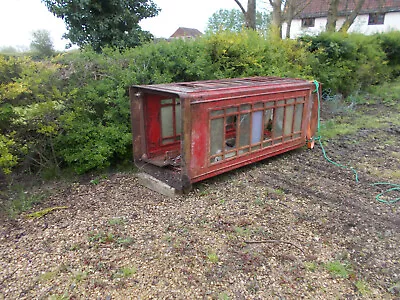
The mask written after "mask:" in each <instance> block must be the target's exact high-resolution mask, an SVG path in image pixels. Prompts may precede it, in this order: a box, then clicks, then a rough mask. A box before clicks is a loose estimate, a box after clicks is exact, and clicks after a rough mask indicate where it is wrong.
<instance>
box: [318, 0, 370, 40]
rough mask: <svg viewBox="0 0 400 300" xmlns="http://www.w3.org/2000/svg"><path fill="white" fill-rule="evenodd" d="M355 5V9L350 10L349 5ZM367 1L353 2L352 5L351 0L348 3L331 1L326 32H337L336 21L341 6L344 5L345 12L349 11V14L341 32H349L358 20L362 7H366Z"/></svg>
mask: <svg viewBox="0 0 400 300" xmlns="http://www.w3.org/2000/svg"><path fill="white" fill-rule="evenodd" d="M352 3H354V4H355V6H354V9H349V5H350V4H352ZM364 3H365V0H353V1H351V3H350V2H349V0H346V1H339V0H329V7H328V16H327V22H326V27H325V28H326V31H328V32H335V31H336V21H337V19H338V11H339V5H340V4H342V5H343V10H344V11H349V14H347V16H346V19H345V21H344V23H343V24H342V26H341V27H340V29H339V31H341V32H347V30H349V28H350V26H351V25H352V24H353V22H354V20H355V19H356V17H357V15H358V14H359V12H360V10H361V8H362V6H363V5H364Z"/></svg>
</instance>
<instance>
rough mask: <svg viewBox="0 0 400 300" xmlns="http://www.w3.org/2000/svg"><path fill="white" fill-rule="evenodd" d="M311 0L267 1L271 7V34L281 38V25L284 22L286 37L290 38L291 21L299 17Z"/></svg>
mask: <svg viewBox="0 0 400 300" xmlns="http://www.w3.org/2000/svg"><path fill="white" fill-rule="evenodd" d="M311 1H312V0H269V4H270V5H271V6H272V34H274V35H275V36H276V37H278V38H281V37H282V24H283V22H286V24H287V27H286V37H287V38H289V37H290V29H291V24H292V20H293V18H294V17H296V16H297V15H299V14H300V13H301V12H302V11H303V10H304V8H306V7H307V5H309V4H310V2H311Z"/></svg>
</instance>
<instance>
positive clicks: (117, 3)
mask: <svg viewBox="0 0 400 300" xmlns="http://www.w3.org/2000/svg"><path fill="white" fill-rule="evenodd" d="M42 1H43V2H44V4H45V5H46V6H47V8H48V9H49V11H50V12H52V13H53V14H54V15H55V16H57V17H59V18H62V19H63V20H64V22H65V24H66V25H67V29H68V33H66V34H65V35H64V36H65V38H68V39H70V40H71V42H72V43H74V44H77V45H79V46H85V45H90V46H91V47H92V48H93V49H94V50H95V51H96V52H100V51H101V48H102V47H105V46H110V47H114V48H119V49H123V48H127V47H135V46H138V45H140V44H142V43H143V42H145V41H148V40H149V39H150V38H151V34H150V33H149V32H147V31H143V30H142V29H141V28H140V26H139V21H140V20H142V19H145V18H150V17H154V16H156V15H157V14H158V11H159V9H158V8H157V6H156V5H155V4H154V3H153V1H152V0H135V1H133V0H102V1H87V0H73V1H65V0H42Z"/></svg>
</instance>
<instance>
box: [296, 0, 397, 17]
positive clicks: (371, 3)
mask: <svg viewBox="0 0 400 300" xmlns="http://www.w3.org/2000/svg"><path fill="white" fill-rule="evenodd" d="M301 1H303V2H304V3H307V2H309V3H308V4H306V6H305V8H304V10H303V11H302V12H301V13H300V14H299V15H298V17H297V18H307V17H325V16H327V15H328V7H329V0H301ZM357 2H358V1H357V0H340V1H339V7H338V15H348V14H349V13H351V11H352V10H354V9H355V7H356V5H357ZM391 11H400V0H365V3H364V5H363V6H362V8H361V10H360V14H368V13H375V12H376V13H385V12H391Z"/></svg>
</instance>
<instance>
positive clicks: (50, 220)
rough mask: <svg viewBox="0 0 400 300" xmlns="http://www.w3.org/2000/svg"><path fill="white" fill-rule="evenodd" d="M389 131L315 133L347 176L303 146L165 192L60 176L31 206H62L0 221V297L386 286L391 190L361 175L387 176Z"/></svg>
mask: <svg viewBox="0 0 400 300" xmlns="http://www.w3.org/2000/svg"><path fill="white" fill-rule="evenodd" d="M385 109H386V110H388V108H386V107H383V106H382V107H380V110H377V111H376V115H377V117H379V115H381V114H382V113H383V110H385ZM369 113H370V112H369ZM378 114H379V115H378ZM323 116H324V118H325V119H326V118H329V117H330V116H329V114H327V113H325V114H324V115H323ZM399 132H400V130H399V128H398V127H396V126H389V127H386V128H381V129H373V130H372V129H363V130H360V131H358V132H357V133H356V134H355V135H352V136H344V137H339V138H336V139H333V140H331V141H329V142H328V143H327V144H326V146H325V147H326V151H327V154H328V156H329V157H330V158H331V159H333V160H334V161H337V162H339V163H343V164H347V165H351V166H353V167H355V168H356V169H357V170H358V171H359V179H360V182H359V183H356V182H355V180H354V174H353V173H352V172H351V171H350V170H346V169H342V168H338V167H336V166H334V165H333V164H330V163H328V162H327V161H326V160H324V158H323V156H322V154H321V151H320V149H319V147H318V146H316V148H315V149H314V150H307V149H305V148H304V149H299V150H295V151H292V152H290V153H286V154H284V155H280V156H278V157H275V158H273V159H267V160H265V161H263V162H260V163H257V164H253V165H251V166H248V167H245V168H241V169H239V170H236V171H233V172H229V173H226V174H224V175H221V176H218V177H216V178H212V179H210V180H207V181H204V182H202V183H199V184H197V185H196V186H195V188H194V191H193V192H191V193H190V194H189V195H185V196H182V197H178V198H176V199H170V198H167V197H164V196H162V195H160V194H157V193H155V192H152V191H150V190H148V189H146V188H144V187H142V186H140V185H138V183H137V179H136V178H135V176H134V175H133V174H114V175H112V176H110V177H109V178H108V179H103V180H100V182H99V184H97V185H94V184H90V183H85V184H78V183H76V184H73V185H71V186H70V187H69V188H68V189H64V190H63V191H61V192H59V193H56V194H54V195H53V196H51V197H50V198H49V199H47V201H46V202H45V203H42V204H41V206H37V207H35V208H34V209H33V210H32V211H38V210H40V209H44V208H46V207H55V206H67V207H68V208H67V209H59V210H54V211H52V212H51V213H49V214H47V215H45V216H43V217H42V218H39V219H27V218H25V217H24V216H21V217H19V218H17V219H16V220H8V221H3V222H2V224H1V228H0V270H1V272H0V299H1V298H4V299H47V298H51V297H53V298H55V299H136V298H140V299H150V298H157V299H158V298H168V299H175V298H177V299H194V298H207V299H208V298H209V299H298V298H305V299H335V298H340V299H358V298H367V299H368V298H375V299H382V298H386V299H396V298H398V297H400V294H399V290H400V259H399V253H398V249H399V248H400V216H399V205H400V202H398V203H396V204H392V205H388V204H384V203H381V202H378V201H376V199H375V196H376V195H377V194H378V193H379V192H381V187H380V186H372V185H371V184H372V183H374V182H378V181H379V182H382V181H392V182H395V183H396V180H397V183H399V182H398V180H399V178H398V177H395V175H396V174H397V173H396V172H397V171H398V170H399V169H400V157H399V155H396V153H397V154H398V153H399V151H398V149H399V148H400V135H399ZM389 140H390V141H391V142H390V143H385V141H389ZM252 242H257V243H252ZM63 297H64V298H63Z"/></svg>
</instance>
